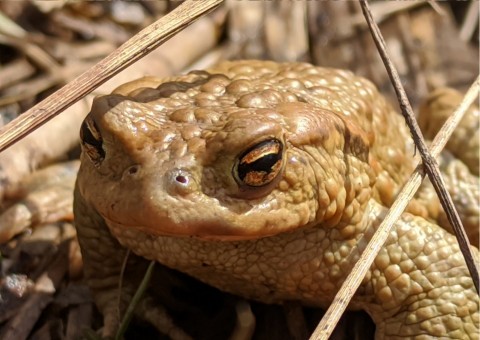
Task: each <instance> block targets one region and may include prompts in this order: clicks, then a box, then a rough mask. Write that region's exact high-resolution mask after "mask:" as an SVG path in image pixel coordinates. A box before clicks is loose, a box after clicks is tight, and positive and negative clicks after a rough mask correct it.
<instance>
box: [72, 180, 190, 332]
mask: <svg viewBox="0 0 480 340" xmlns="http://www.w3.org/2000/svg"><path fill="white" fill-rule="evenodd" d="M74 196H75V197H74V214H75V226H76V228H77V236H78V240H79V243H80V246H81V249H82V257H83V262H84V274H85V278H86V280H87V283H88V285H89V286H90V289H91V290H92V292H93V295H94V298H95V303H96V304H97V306H98V308H99V309H100V311H101V313H102V314H103V317H104V326H103V329H102V336H103V337H114V336H115V334H116V332H117V330H118V327H119V324H120V320H121V319H122V317H123V314H124V312H125V309H126V307H127V305H128V304H129V303H130V300H131V298H132V296H133V294H134V293H135V291H136V290H137V288H138V286H139V284H140V280H141V278H142V277H143V275H144V273H145V271H146V269H147V264H148V262H147V261H145V260H144V259H141V258H138V257H137V256H135V255H133V254H127V249H125V248H123V247H122V246H121V245H120V244H119V243H118V241H117V240H116V239H114V238H113V237H112V235H111V234H110V232H109V230H108V228H107V226H106V225H105V222H104V220H103V218H102V217H101V216H100V215H98V213H97V212H96V211H95V209H93V208H92V207H90V206H89V205H88V204H87V203H86V202H85V200H84V199H83V197H82V195H81V194H80V192H79V190H78V188H75V193H74ZM126 256H128V259H127V263H125V264H124V261H125V258H126ZM122 270H123V272H122ZM120 283H121V284H120ZM136 314H137V315H139V316H140V318H142V319H145V320H148V321H150V322H151V323H152V325H153V326H155V327H156V328H157V329H158V330H159V331H160V332H161V333H163V334H168V335H169V336H170V337H171V338H172V339H190V337H189V336H188V335H187V334H185V333H184V332H183V330H181V329H179V328H178V327H176V326H175V325H174V324H173V322H172V320H171V318H170V317H169V316H168V314H167V313H166V312H165V310H164V309H163V308H162V307H161V306H153V305H152V304H151V303H150V301H149V299H148V297H147V298H144V299H142V301H141V302H140V304H139V306H138V307H137V309H136Z"/></svg>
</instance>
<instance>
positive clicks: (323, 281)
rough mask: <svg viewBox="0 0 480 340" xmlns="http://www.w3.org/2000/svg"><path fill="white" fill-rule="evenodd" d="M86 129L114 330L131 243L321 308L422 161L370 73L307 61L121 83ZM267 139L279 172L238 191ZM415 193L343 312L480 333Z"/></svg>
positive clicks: (471, 293)
mask: <svg viewBox="0 0 480 340" xmlns="http://www.w3.org/2000/svg"><path fill="white" fill-rule="evenodd" d="M82 134H83V150H84V152H83V153H82V165H81V168H80V171H79V175H78V180H77V187H76V192H75V218H76V225H77V228H78V235H79V240H80V243H81V247H82V252H83V256H84V262H85V274H86V276H87V279H88V281H89V283H90V285H91V287H92V289H93V290H94V292H95V294H96V300H97V303H98V305H99V307H100V308H101V310H102V311H103V313H104V315H105V322H106V328H107V331H106V333H107V334H108V333H109V331H111V329H113V328H114V327H115V326H116V322H117V321H118V320H117V319H116V318H117V317H116V314H115V312H114V310H115V306H116V304H117V300H116V298H115V296H116V294H117V293H118V292H117V290H116V288H117V285H118V283H117V282H118V280H119V275H120V271H121V265H122V263H121V262H122V254H124V252H125V249H130V250H132V251H133V252H134V253H135V254H136V255H138V256H140V257H143V258H146V259H155V260H157V261H159V262H161V263H162V264H164V265H166V266H168V267H171V268H174V269H177V270H180V271H182V272H185V273H187V274H189V275H192V276H193V277H196V278H198V279H200V280H201V281H203V282H206V283H208V284H210V285H213V286H215V287H217V288H219V289H221V290H224V291H227V292H230V293H233V294H237V295H241V296H243V297H246V298H252V299H257V300H260V301H263V302H267V303H281V302H282V301H288V300H297V301H301V302H302V303H304V304H305V305H311V306H319V307H326V306H328V305H329V304H330V303H331V301H332V299H333V296H334V294H335V293H336V291H337V290H338V288H339V287H340V285H341V283H342V282H343V280H344V279H345V277H346V276H347V275H348V273H349V271H350V269H351V268H352V266H353V264H354V263H355V261H356V260H357V259H358V257H359V254H360V253H361V252H362V251H363V250H364V248H365V246H366V244H367V242H368V240H369V239H370V238H371V236H372V235H373V233H374V231H375V229H376V228H377V227H378V225H379V224H380V222H381V221H382V219H383V217H384V215H385V213H386V211H387V208H386V207H387V206H389V205H390V204H391V203H392V201H393V199H394V197H395V194H396V193H397V191H398V190H399V188H400V187H401V185H402V183H403V182H404V181H405V180H406V178H407V177H408V175H409V174H410V173H411V171H412V169H413V166H414V162H413V161H412V159H411V157H412V155H413V148H412V144H411V141H410V136H409V133H408V131H407V129H406V128H405V126H404V123H403V121H402V118H401V117H400V116H399V115H397V114H396V113H395V112H394V111H393V110H392V109H391V107H390V106H389V105H388V104H387V103H386V101H385V99H383V97H382V96H381V95H380V94H379V93H378V92H377V90H376V89H375V87H374V86H373V85H372V84H371V83H370V82H368V81H367V80H365V79H362V78H359V77H356V76H354V75H353V74H351V73H349V72H346V71H341V70H333V69H324V68H318V67H314V66H311V65H309V64H302V63H287V64H277V63H273V62H261V61H238V62H225V63H223V64H221V65H219V66H217V67H216V68H214V69H211V70H209V71H208V72H205V71H202V72H194V73H191V74H188V75H185V76H179V77H176V78H169V79H164V80H159V79H153V78H145V79H141V80H138V81H136V82H132V83H128V84H126V85H124V86H122V87H120V88H119V89H117V90H116V92H114V94H112V95H109V96H105V97H101V98H98V99H97V100H96V101H95V103H94V104H93V107H92V111H91V113H90V114H89V116H88V117H87V118H86V121H85V124H84V126H83V127H82ZM268 140H276V141H280V142H281V144H282V149H281V152H280V153H281V155H282V157H281V162H280V163H279V164H280V166H279V167H277V168H275V170H272V174H273V175H272V176H273V177H274V178H273V179H272V180H271V182H269V183H267V184H265V185H260V186H248V185H245V184H244V182H242V180H241V178H243V176H242V175H240V173H241V171H237V169H238V164H239V163H241V162H242V159H243V158H242V157H243V156H244V155H245V152H246V151H247V152H248V150H251V149H252V147H254V146H255V145H258V143H260V142H263V141H268ZM277 151H278V150H277ZM273 168H274V167H273V166H272V169H273ZM277 172H278V173H277ZM275 174H276V175H275ZM258 178H260V177H255V179H258ZM419 202H420V199H419V201H415V200H414V201H413V202H412V203H411V205H410V206H409V208H408V210H409V212H410V213H405V214H403V216H402V217H401V219H400V220H399V221H398V222H397V223H396V226H395V229H394V230H393V232H392V234H391V235H390V237H389V238H388V240H387V243H386V244H385V246H384V247H383V248H382V249H381V251H380V253H379V255H378V257H377V258H376V260H375V262H374V264H373V265H372V267H371V269H370V271H369V272H368V274H367V276H366V277H365V279H364V280H363V283H362V285H361V286H360V288H359V290H358V292H357V294H356V295H355V298H354V300H353V301H352V303H351V305H350V307H351V308H353V309H364V310H366V311H367V312H368V313H369V314H370V315H371V316H372V318H373V320H374V322H375V323H376V325H377V333H376V336H377V338H379V339H382V338H406V337H418V338H426V337H432V336H433V337H445V338H458V339H464V338H472V339H474V338H475V339H476V338H478V336H479V331H478V327H479V313H478V308H479V298H478V295H477V294H476V292H475V288H474V287H473V283H472V281H471V279H470V277H469V274H468V271H467V268H466V266H465V263H464V260H463V257H462V255H461V253H460V251H459V248H458V245H457V242H456V241H455V238H454V237H453V236H452V235H450V234H449V233H448V232H446V231H445V230H444V229H442V228H440V227H439V226H438V225H437V224H435V223H433V222H432V221H428V220H427V219H429V218H431V217H432V216H431V214H430V213H429V211H428V209H424V207H423V206H422V205H421V204H419ZM420 215H422V216H423V217H422V216H420ZM424 217H425V218H424ZM120 245H121V246H120ZM474 251H475V253H477V249H474ZM133 265H134V264H133ZM127 270H128V266H127ZM132 278H133V276H129V275H127V276H126V277H125V280H126V283H125V284H124V288H123V291H122V294H123V298H124V299H128V297H129V294H131V291H132V290H133V284H130V281H132Z"/></svg>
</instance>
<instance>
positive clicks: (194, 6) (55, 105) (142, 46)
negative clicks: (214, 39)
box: [0, 0, 223, 151]
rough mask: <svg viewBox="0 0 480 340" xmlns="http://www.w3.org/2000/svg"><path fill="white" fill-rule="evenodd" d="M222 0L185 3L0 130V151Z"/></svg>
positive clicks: (196, 0)
mask: <svg viewBox="0 0 480 340" xmlns="http://www.w3.org/2000/svg"><path fill="white" fill-rule="evenodd" d="M222 2H223V0H187V1H185V2H184V3H182V4H181V5H180V6H178V7H177V8H176V9H175V10H173V11H172V12H170V13H169V14H167V15H165V16H164V17H162V18H160V19H159V20H158V21H156V22H154V23H153V24H151V25H150V26H148V27H146V28H145V29H143V30H142V31H140V32H139V33H137V34H136V35H135V36H133V37H132V38H131V39H129V40H128V41H127V42H126V43H124V44H123V45H122V46H120V47H119V48H118V49H116V50H115V51H113V52H112V53H111V54H110V55H108V56H107V57H106V58H105V59H103V60H102V61H100V62H99V63H98V64H96V65H95V66H93V67H92V68H90V69H89V70H88V71H86V72H84V73H83V74H81V75H80V76H78V77H77V78H75V79H74V80H72V81H71V82H70V83H68V84H67V85H65V86H64V87H62V88H61V89H60V90H58V91H57V92H55V93H54V94H52V95H51V96H50V97H48V98H46V99H45V100H43V101H41V102H40V103H38V104H37V105H35V106H34V107H32V108H31V109H30V110H28V111H26V112H25V113H24V114H22V115H21V116H20V117H18V118H17V119H15V120H13V121H12V122H10V123H9V124H7V125H5V126H4V127H3V128H2V129H1V130H0V151H3V150H4V149H5V148H7V147H8V146H10V145H12V144H13V143H15V142H16V141H18V140H19V139H21V138H23V137H25V136H26V135H28V134H29V133H30V132H32V131H33V130H35V129H36V128H38V127H39V126H41V125H42V124H44V123H46V122H47V121H49V120H50V119H52V118H53V117H55V116H56V115H58V114H59V113H60V112H62V111H63V110H65V109H66V108H68V107H69V106H71V105H73V104H74V103H75V102H77V101H78V100H80V99H81V98H83V97H84V96H86V95H87V94H89V93H90V92H92V91H93V90H94V89H96V88H97V87H98V86H100V85H101V84H103V83H104V82H106V81H107V80H108V79H110V78H111V77H113V76H114V75H115V74H117V73H119V72H120V71H122V70H123V69H125V68H127V67H128V66H129V65H131V64H133V63H134V62H135V61H137V60H139V59H141V58H142V57H144V56H146V55H147V54H148V53H150V52H151V51H153V50H154V49H155V48H157V47H158V46H160V45H161V44H162V43H164V42H165V41H167V40H168V39H169V38H171V37H172V36H173V35H175V34H176V33H178V32H179V31H181V30H182V29H183V28H185V27H186V26H188V25H189V24H191V23H193V22H194V21H195V20H196V19H198V18H199V17H200V16H202V15H204V14H206V13H208V12H209V11H211V10H213V9H214V8H215V7H217V6H218V5H220V4H221V3H222Z"/></svg>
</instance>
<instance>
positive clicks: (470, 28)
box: [459, 1, 479, 41]
mask: <svg viewBox="0 0 480 340" xmlns="http://www.w3.org/2000/svg"><path fill="white" fill-rule="evenodd" d="M478 17H479V13H478V2H476V1H472V2H471V3H470V5H469V6H468V10H467V15H466V16H465V19H464V20H463V23H462V28H461V29H460V33H459V36H460V39H461V40H462V41H469V40H470V39H472V36H473V34H474V33H475V29H476V28H477V27H478Z"/></svg>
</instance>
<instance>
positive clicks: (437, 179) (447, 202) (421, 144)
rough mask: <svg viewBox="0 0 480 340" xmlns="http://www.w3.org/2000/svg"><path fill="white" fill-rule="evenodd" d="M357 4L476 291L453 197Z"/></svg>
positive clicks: (377, 32) (369, 16) (473, 268)
mask: <svg viewBox="0 0 480 340" xmlns="http://www.w3.org/2000/svg"><path fill="white" fill-rule="evenodd" d="M360 5H361V6H362V11H363V15H364V16H365V19H366V20H367V23H368V27H369V28H370V31H371V33H372V37H373V40H374V41H375V45H376V46H377V49H378V52H379V54H380V57H381V58H382V61H383V63H384V64H385V68H386V69H387V73H388V76H389V77H390V80H391V82H392V84H393V86H394V89H395V93H396V94H397V98H398V104H399V105H400V109H401V111H402V115H403V117H404V118H405V121H406V122H407V125H408V127H409V128H410V133H411V134H412V137H413V140H414V142H415V145H416V147H417V148H418V151H419V152H420V156H421V157H422V161H423V166H424V167H425V171H426V173H427V175H428V178H429V179H430V182H432V185H433V187H434V189H435V191H436V192H437V195H438V198H439V199H440V203H441V204H442V206H443V209H444V210H445V213H446V214H447V218H448V221H449V222H450V224H451V225H452V227H453V231H454V232H455V236H456V237H457V240H458V243H459V245H460V250H461V251H462V254H463V257H464V258H465V262H466V263H467V267H468V271H469V272H470V275H471V276H472V280H473V283H474V285H475V288H476V289H477V292H478V291H479V287H478V285H479V275H478V269H477V266H476V264H475V259H474V256H473V253H472V250H471V248H470V243H469V241H468V236H467V234H466V233H465V229H464V228H463V224H462V221H461V220H460V216H459V215H458V213H457V210H456V209H455V206H454V204H453V200H452V198H451V196H450V194H449V192H448V191H447V190H446V189H445V182H444V181H443V178H442V176H441V175H440V169H439V167H438V164H437V161H436V160H435V157H433V156H432V155H430V153H429V151H428V148H427V146H426V145H425V141H424V139H423V135H422V132H421V131H420V127H419V126H418V124H417V121H416V119H415V114H414V113H413V110H412V107H411V105H410V102H409V101H408V98H407V94H406V93H405V89H404V88H403V86H402V82H401V80H400V77H399V76H398V72H397V70H396V69H395V66H394V65H393V63H392V61H391V60H390V58H389V57H388V54H387V48H386V45H385V41H384V40H383V37H382V34H381V32H380V29H379V28H378V25H377V24H376V23H375V21H374V20H373V17H372V13H371V12H370V8H369V5H368V1H367V0H361V1H360Z"/></svg>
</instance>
